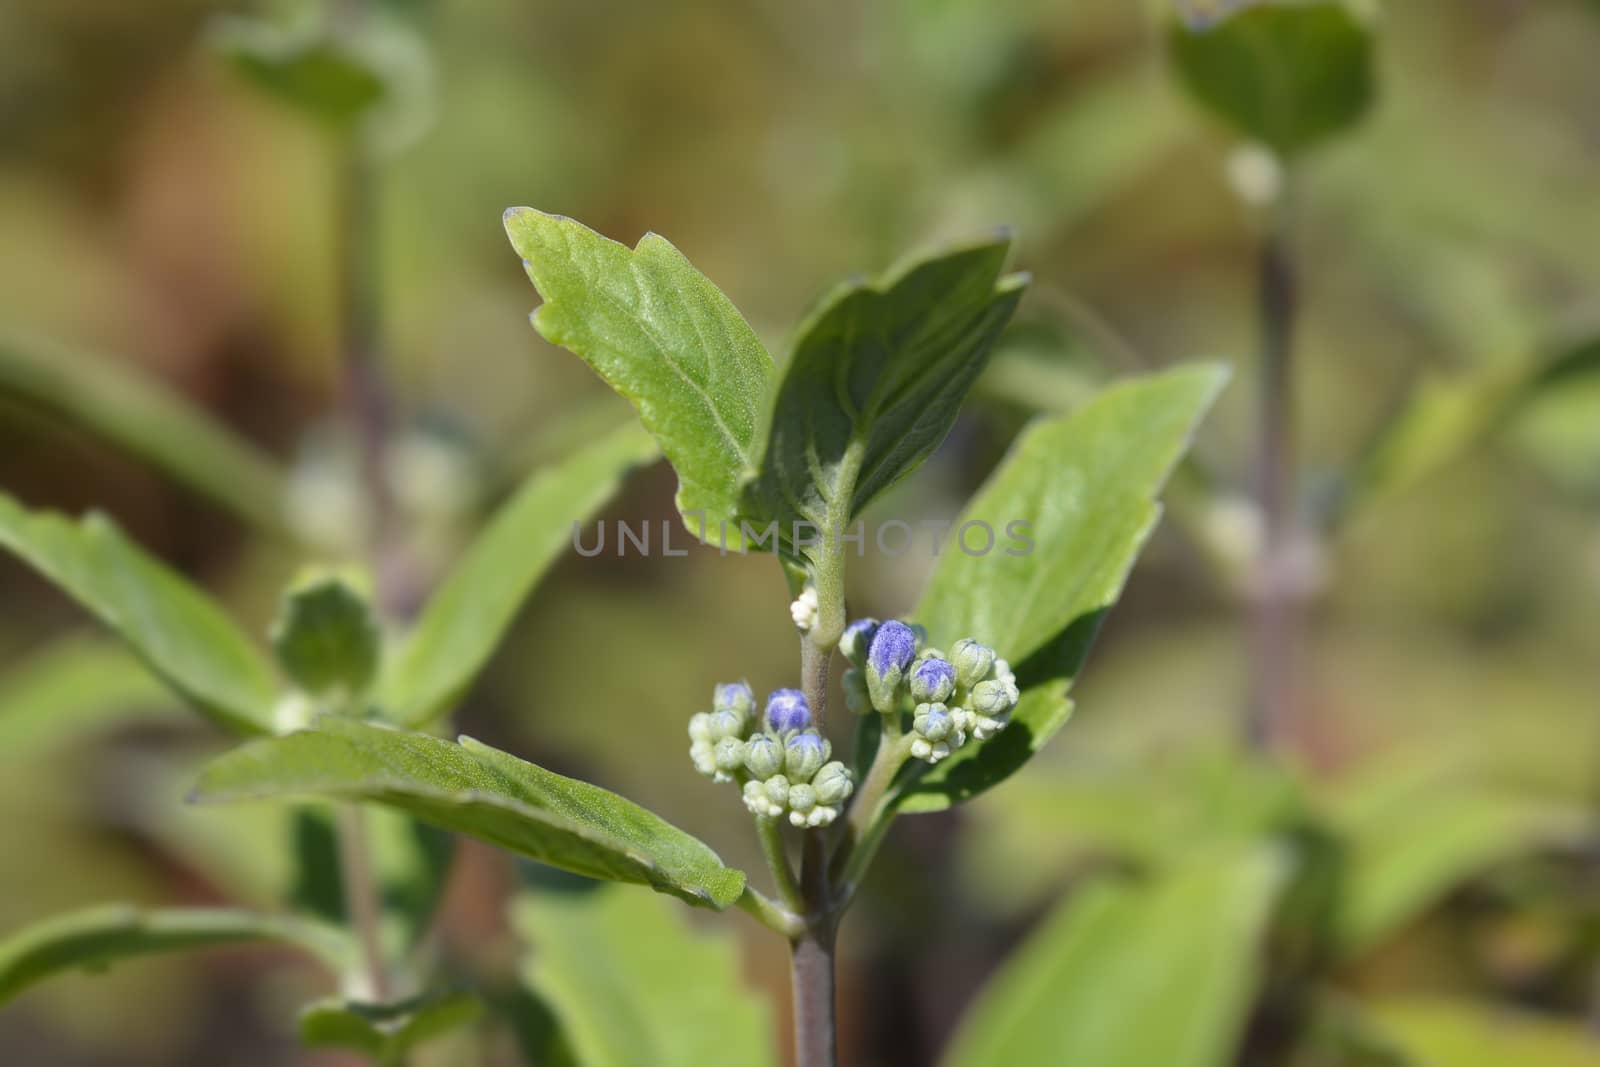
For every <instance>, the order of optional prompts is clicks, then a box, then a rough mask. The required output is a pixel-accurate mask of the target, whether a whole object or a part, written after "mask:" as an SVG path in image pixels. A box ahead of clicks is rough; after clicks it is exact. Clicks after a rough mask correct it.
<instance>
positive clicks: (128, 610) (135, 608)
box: [0, 493, 276, 733]
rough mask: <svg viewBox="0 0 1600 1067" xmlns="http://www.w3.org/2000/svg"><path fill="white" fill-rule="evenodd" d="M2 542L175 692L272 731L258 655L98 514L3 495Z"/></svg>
mask: <svg viewBox="0 0 1600 1067" xmlns="http://www.w3.org/2000/svg"><path fill="white" fill-rule="evenodd" d="M0 548H4V549H5V550H6V551H8V552H11V553H12V554H13V555H15V556H17V557H18V558H20V559H21V560H23V561H24V562H25V563H27V564H28V565H29V566H31V567H32V568H33V569H34V570H36V571H38V572H39V573H40V574H42V575H44V577H46V578H48V579H49V580H50V581H51V582H53V583H54V584H56V585H57V586H59V587H60V588H61V589H62V590H63V591H64V592H66V593H67V594H69V595H70V596H71V597H72V598H73V599H74V600H76V601H77V602H78V603H79V604H81V605H83V606H84V607H85V608H87V609H88V610H89V611H90V612H92V613H93V614H94V615H95V616H96V617H97V618H98V619H99V620H100V621H101V622H102V623H104V624H105V625H106V626H108V627H110V628H111V629H112V630H114V631H116V632H117V634H119V635H120V636H121V637H122V639H123V640H124V641H126V642H127V643H128V644H129V645H130V646H131V647H132V648H133V650H134V651H135V652H137V653H138V654H139V657H140V658H141V659H142V660H144V662H145V663H146V664H147V665H148V666H149V667H150V669H151V670H152V671H154V672H155V673H156V674H157V675H158V676H160V677H161V679H162V680H163V681H165V682H166V683H167V684H168V685H170V686H171V687H172V688H173V689H175V690H176V691H177V692H178V693H179V694H181V695H182V696H183V697H185V698H186V699H188V700H189V701H190V702H192V703H193V704H194V705H195V706H196V707H198V708H199V709H200V710H201V711H203V712H205V713H207V714H208V715H210V716H211V717H212V718H214V719H216V720H217V721H218V722H220V723H222V724H223V725H224V726H227V727H229V728H231V729H233V730H237V731H239V732H242V733H264V732H267V731H269V730H270V729H271V724H272V710H273V703H274V699H275V696H276V683H275V681H274V679H273V676H272V669H271V668H270V667H269V666H268V665H267V662H266V660H265V659H264V658H263V657H262V655H261V652H260V650H259V649H257V648H256V647H255V646H254V645H253V644H251V643H250V641H249V640H248V639H247V638H246V637H245V636H244V635H243V634H242V633H240V632H239V630H238V628H237V627H236V626H235V625H234V624H233V622H232V620H230V619H229V618H228V617H227V616H226V615H224V614H223V613H222V611H221V610H220V609H219V608H218V607H217V605H216V604H215V603H213V602H212V601H211V600H210V599H209V598H208V597H207V596H206V595H205V594H204V593H202V592H201V591H200V590H199V589H197V588H195V587H194V586H193V585H190V584H189V582H188V581H187V580H185V579H184V578H183V577H181V576H180V575H178V574H177V573H176V572H175V571H172V570H170V569H169V568H167V567H166V566H165V565H164V564H162V563H160V562H158V561H157V560H155V559H153V558H151V557H150V556H148V555H146V554H145V553H144V552H143V551H142V550H141V549H139V548H138V547H137V546H136V545H134V544H133V543H132V542H131V541H129V540H128V539H127V538H126V537H124V536H123V534H122V532H121V531H120V530H118V529H117V527H116V526H115V525H114V524H113V523H112V522H111V521H110V520H109V519H107V518H105V517H104V516H103V515H99V514H91V515H89V516H87V517H86V518H84V519H82V520H80V521H78V522H72V521H70V520H68V519H66V518H63V517H62V516H60V515H56V514H53V513H50V512H30V511H28V510H27V509H26V508H24V507H22V506H20V505H19V504H17V503H16V501H14V500H12V499H11V498H10V497H8V496H6V495H5V494H3V493H0Z"/></svg>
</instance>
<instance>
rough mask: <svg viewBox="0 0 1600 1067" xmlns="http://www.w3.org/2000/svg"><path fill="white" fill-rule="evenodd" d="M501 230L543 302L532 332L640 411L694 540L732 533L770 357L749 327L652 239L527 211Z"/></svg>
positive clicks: (758, 427) (761, 421) (751, 470)
mask: <svg viewBox="0 0 1600 1067" xmlns="http://www.w3.org/2000/svg"><path fill="white" fill-rule="evenodd" d="M505 224H506V233H507V234H509V235H510V237H511V244H512V247H514V248H515V249H516V250H517V254H518V255H520V256H521V257H522V260H523V265H524V266H525V267H526V268H527V271H528V277H529V278H531V279H532V280H533V284H534V285H535V286H536V287H537V288H538V290H539V293H540V295H541V296H543V297H544V304H543V306H542V307H540V308H539V310H538V311H537V312H535V314H534V316H533V325H534V328H535V329H537V330H538V331H539V333H540V334H541V335H542V336H543V337H544V338H545V339H546V340H548V341H550V342H551V343H552V344H557V345H560V346H561V347H563V348H566V349H569V350H570V351H572V352H573V353H575V354H577V355H578V356H580V357H582V359H583V360H584V362H586V363H588V364H589V366H591V367H593V368H594V370H595V372H596V373H598V374H599V375H600V376H601V377H602V378H604V379H605V380H606V382H607V384H609V385H610V386H611V387H612V388H613V389H615V390H616V391H617V392H619V393H621V394H622V395H623V396H624V397H626V398H627V399H628V400H629V401H630V402H631V403H632V404H633V406H634V407H635V408H637V409H638V411H639V418H640V419H641V420H642V421H643V423H644V425H645V428H646V429H647V430H649V431H650V432H651V433H652V434H654V435H655V438H656V440H657V441H658V442H660V444H661V451H662V452H664V453H665V454H666V457H667V459H668V460H670V461H671V462H672V466H673V469H674V470H676V471H677V473H678V510H679V511H682V512H684V522H685V524H686V525H687V526H688V528H689V529H690V531H691V532H694V533H696V534H698V533H700V532H701V530H702V529H703V528H709V529H715V528H716V527H717V526H718V524H719V523H722V522H724V521H732V522H734V524H735V528H736V526H737V519H738V516H739V496H740V488H741V486H742V485H743V483H744V482H745V480H746V479H748V478H750V477H753V476H754V474H755V472H756V463H757V457H758V455H759V453H760V451H761V446H762V439H763V437H764V434H765V430H766V420H767V402H768V397H769V391H770V388H771V379H772V359H771V357H770V356H768V355H767V351H766V349H764V348H763V347H762V346H761V342H760V341H759V340H758V339H757V338H756V335H755V332H754V331H753V330H751V329H750V326H749V324H748V323H746V322H745V320H744V319H743V318H742V317H741V316H740V315H739V312H738V310H737V309H736V308H735V307H734V306H733V304H732V303H730V302H729V300H728V298H727V297H726V296H724V295H723V294H722V291H721V290H719V289H718V288H717V287H716V286H715V285H713V284H712V283H711V282H710V281H709V280H708V279H707V278H706V277H705V276H704V275H702V274H701V273H700V272H699V271H697V270H695V269H694V267H693V265H691V264H690V263H689V261H688V260H687V259H685V258H684V256H683V254H682V253H681V252H679V251H678V250H677V249H676V248H674V247H672V245H671V244H669V243H668V242H667V241H666V239H664V238H662V237H659V236H657V235H655V234H647V235H645V237H644V238H643V239H642V240H641V241H640V242H639V244H638V247H637V248H634V249H632V250H630V249H629V248H627V246H625V245H621V244H618V243H617V242H615V241H611V240H608V239H607V238H604V237H602V236H600V235H599V234H597V233H595V232H594V231H593V230H590V229H588V228H587V227H585V226H583V225H581V224H579V223H577V222H575V221H573V220H572V219H569V218H564V217H562V216H560V215H546V214H545V213H543V212H541V211H535V210H533V209H532V208H512V209H511V210H510V211H508V212H506V217H505ZM702 522H704V523H705V524H706V527H703V526H702ZM732 543H733V539H732V538H730V545H731V544H732Z"/></svg>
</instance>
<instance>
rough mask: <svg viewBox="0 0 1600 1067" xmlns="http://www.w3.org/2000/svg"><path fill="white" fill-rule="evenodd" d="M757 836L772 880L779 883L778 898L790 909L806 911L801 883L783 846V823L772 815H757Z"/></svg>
mask: <svg viewBox="0 0 1600 1067" xmlns="http://www.w3.org/2000/svg"><path fill="white" fill-rule="evenodd" d="M756 837H757V838H758V839H759V840H760V841H761V854H762V855H763V856H765V857H766V860H767V866H768V867H769V868H771V870H772V880H773V881H774V882H775V883H777V886H778V899H779V900H781V901H783V902H784V904H785V905H787V906H788V908H789V910H790V911H794V912H803V911H805V910H806V904H805V898H804V897H802V896H801V894H800V883H798V882H796V881H795V877H794V869H793V868H792V867H790V865H789V854H788V852H787V851H785V849H784V847H783V825H782V824H781V823H779V822H778V820H777V819H775V818H773V817H772V816H770V815H757V816H756Z"/></svg>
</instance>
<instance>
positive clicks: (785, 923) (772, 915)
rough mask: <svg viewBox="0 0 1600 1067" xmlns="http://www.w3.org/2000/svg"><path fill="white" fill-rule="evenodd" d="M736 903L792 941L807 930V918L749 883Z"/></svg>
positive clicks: (757, 919)
mask: <svg viewBox="0 0 1600 1067" xmlns="http://www.w3.org/2000/svg"><path fill="white" fill-rule="evenodd" d="M735 903H736V904H737V905H738V906H739V909H740V910H741V911H743V912H745V913H746V914H748V915H749V916H751V917H752V918H753V919H755V921H756V922H758V923H760V924H761V925H762V926H765V927H766V928H767V929H768V930H771V931H772V932H773V933H776V934H782V935H783V936H784V937H786V938H788V939H789V940H791V941H792V940H794V939H795V938H797V937H799V936H800V935H801V934H802V933H804V932H805V920H804V919H803V918H802V917H801V916H800V915H798V914H796V913H795V912H794V911H793V910H792V909H790V908H786V907H784V906H783V905H782V904H780V903H778V902H777V901H776V900H773V899H772V898H770V897H768V896H767V895H766V894H764V893H762V892H761V891H760V890H757V889H753V888H751V887H750V886H748V885H747V886H745V887H744V892H743V893H742V894H740V896H739V899H738V900H737V901H735Z"/></svg>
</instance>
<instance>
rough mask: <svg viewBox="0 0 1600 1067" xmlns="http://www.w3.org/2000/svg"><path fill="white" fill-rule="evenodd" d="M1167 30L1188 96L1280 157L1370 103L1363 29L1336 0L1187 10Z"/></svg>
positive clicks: (1368, 47)
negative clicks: (1214, 17)
mask: <svg viewBox="0 0 1600 1067" xmlns="http://www.w3.org/2000/svg"><path fill="white" fill-rule="evenodd" d="M1181 7H1183V5H1180V8H1181ZM1168 40H1169V43H1170V46H1171V49H1172V56H1173V60H1174V62H1175V63H1176V65H1177V68H1178V72H1179V74H1180V75H1182V77H1183V80H1184V82H1185V83H1186V84H1187V85H1188V87H1189V90H1190V91H1191V92H1192V93H1193V94H1194V95H1195V97H1196V98H1197V99H1198V100H1199V101H1200V102H1201V103H1202V104H1204V105H1205V106H1206V107H1207V108H1209V109H1210V110H1211V111H1213V112H1215V113H1216V114H1217V115H1219V116H1220V117H1221V118H1223V119H1224V120H1226V121H1227V122H1228V123H1230V124H1231V125H1233V126H1234V127H1236V128H1237V129H1238V130H1239V131H1240V132H1241V133H1243V134H1245V135H1246V136H1247V137H1251V138H1253V139H1255V140H1257V141H1260V142H1261V143H1262V144H1265V145H1267V146H1268V147H1270V148H1271V149H1272V150H1273V151H1275V152H1277V153H1278V154H1279V155H1280V156H1283V157H1284V158H1289V157H1291V156H1294V155H1295V154H1297V153H1299V152H1301V151H1303V150H1304V149H1306V148H1309V147H1310V146H1312V145H1313V144H1315V143H1316V142H1318V141H1321V140H1324V139H1325V138H1327V137H1329V136H1331V135H1333V134H1335V133H1338V132H1339V131H1341V130H1343V129H1345V128H1346V127H1348V126H1350V125H1352V124H1353V123H1355V122H1356V120H1358V119H1359V118H1360V117H1361V116H1362V114H1363V113H1365V112H1366V110H1367V108H1368V107H1369V106H1370V105H1371V103H1372V96H1373V59H1372V32H1371V30H1370V29H1369V28H1368V27H1367V26H1366V25H1365V23H1363V22H1362V21H1361V20H1360V19H1359V18H1357V17H1356V15H1355V14H1354V13H1353V12H1352V11H1351V10H1350V8H1349V7H1348V6H1346V5H1345V4H1344V3H1343V2H1342V0H1312V2H1305V0H1260V2H1257V3H1251V4H1249V5H1248V6H1244V7H1242V8H1241V9H1240V10H1238V11H1235V12H1234V13H1232V14H1230V15H1226V16H1224V17H1223V18H1222V19H1221V20H1220V21H1215V22H1213V21H1211V20H1210V19H1202V18H1199V17H1196V16H1193V15H1190V16H1189V17H1188V18H1187V19H1185V20H1182V21H1175V22H1174V23H1173V25H1172V29H1171V32H1170V34H1169V37H1168Z"/></svg>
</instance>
